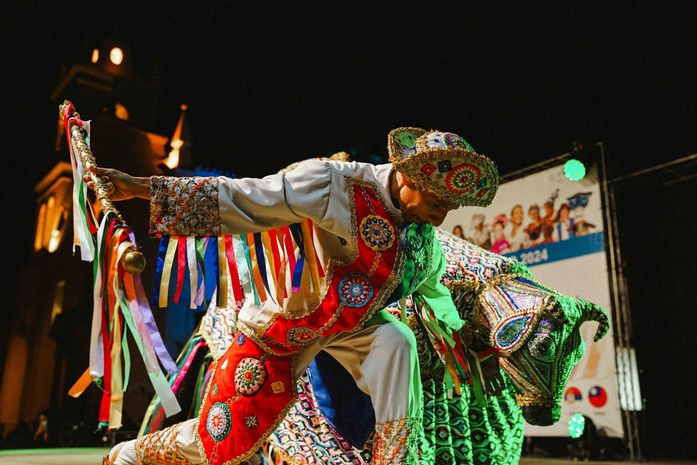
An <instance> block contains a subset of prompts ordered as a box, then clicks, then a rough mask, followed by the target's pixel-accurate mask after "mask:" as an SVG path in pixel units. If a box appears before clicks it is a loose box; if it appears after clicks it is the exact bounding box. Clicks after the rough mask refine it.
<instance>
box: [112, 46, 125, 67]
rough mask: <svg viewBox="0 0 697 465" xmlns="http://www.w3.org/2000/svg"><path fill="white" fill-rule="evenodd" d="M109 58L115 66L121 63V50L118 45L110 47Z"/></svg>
mask: <svg viewBox="0 0 697 465" xmlns="http://www.w3.org/2000/svg"><path fill="white" fill-rule="evenodd" d="M109 59H110V60H111V62H112V63H113V64H115V65H116V66H118V65H120V64H121V63H123V50H121V49H120V48H119V47H114V48H112V49H111V51H110V52H109Z"/></svg>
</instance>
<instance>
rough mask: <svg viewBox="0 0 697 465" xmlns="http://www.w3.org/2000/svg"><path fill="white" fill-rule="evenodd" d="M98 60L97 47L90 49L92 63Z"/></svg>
mask: <svg viewBox="0 0 697 465" xmlns="http://www.w3.org/2000/svg"><path fill="white" fill-rule="evenodd" d="M98 61H99V49H98V48H95V49H94V50H92V63H96V62H98Z"/></svg>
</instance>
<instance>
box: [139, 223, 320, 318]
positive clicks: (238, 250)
mask: <svg viewBox="0 0 697 465" xmlns="http://www.w3.org/2000/svg"><path fill="white" fill-rule="evenodd" d="M315 228H316V226H315V225H314V224H313V223H312V222H310V221H305V222H303V223H299V224H292V225H289V226H284V227H282V228H278V229H272V230H268V231H263V232H260V233H253V234H251V233H250V234H242V235H236V236H233V235H222V236H206V237H195V238H194V237H177V236H171V237H163V238H162V239H161V241H160V247H159V251H158V260H157V269H156V277H155V289H154V293H153V301H155V302H157V303H158V305H159V306H160V307H167V305H168V303H169V302H170V301H171V302H174V303H178V302H179V299H180V298H181V295H182V294H184V293H185V292H186V290H187V289H185V286H186V285H187V283H188V286H189V289H188V291H189V295H190V299H189V306H190V307H191V308H192V309H201V308H206V307H207V306H208V305H209V304H210V302H211V300H212V298H213V296H214V295H216V296H217V300H216V302H215V303H216V304H217V305H218V306H221V307H233V308H237V309H239V308H240V307H241V305H242V303H243V301H244V299H245V298H246V297H247V298H251V299H254V303H255V304H256V305H260V304H262V303H264V302H266V301H267V300H269V299H270V300H272V301H273V302H274V303H276V304H278V305H279V306H282V305H283V303H284V302H285V300H286V299H288V297H289V296H291V295H292V294H293V293H294V292H300V291H301V287H302V286H303V284H302V283H305V285H304V286H305V289H302V291H304V292H305V293H307V294H312V293H318V292H319V291H320V289H321V282H322V279H323V278H324V277H325V271H324V267H323V266H322V263H321V260H320V258H319V255H318V253H317V248H316V246H315V241H316V230H315ZM185 275H188V280H186V279H184V278H185Z"/></svg>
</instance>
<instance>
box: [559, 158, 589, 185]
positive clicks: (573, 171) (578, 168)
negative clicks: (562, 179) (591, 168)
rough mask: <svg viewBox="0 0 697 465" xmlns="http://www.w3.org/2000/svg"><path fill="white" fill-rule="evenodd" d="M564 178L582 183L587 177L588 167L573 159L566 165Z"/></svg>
mask: <svg viewBox="0 0 697 465" xmlns="http://www.w3.org/2000/svg"><path fill="white" fill-rule="evenodd" d="M564 176H566V178H567V179H568V180H569V181H580V180H581V179H583V178H585V177H586V167H585V165H584V164H583V162H581V161H580V160H577V159H576V158H572V159H570V160H567V161H566V163H564Z"/></svg>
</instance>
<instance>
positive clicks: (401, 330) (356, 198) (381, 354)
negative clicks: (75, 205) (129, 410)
mask: <svg viewBox="0 0 697 465" xmlns="http://www.w3.org/2000/svg"><path fill="white" fill-rule="evenodd" d="M388 149H389V155H390V161H391V164H387V165H379V166H374V165H370V164H362V163H342V162H331V161H309V162H306V163H303V164H301V165H300V166H299V167H298V168H296V169H295V170H293V171H291V172H289V173H286V174H278V175H273V176H268V177H266V178H263V179H239V180H229V179H226V178H170V177H153V178H134V177H131V176H129V175H126V174H125V173H121V172H118V171H116V170H110V169H97V170H96V174H98V175H100V176H102V177H105V178H107V180H108V181H110V183H111V187H112V189H113V196H112V198H113V199H114V200H120V199H128V198H132V197H141V198H146V199H150V202H151V233H153V234H154V235H156V236H159V235H171V236H190V235H213V236H215V235H221V234H246V233H257V232H262V231H267V230H273V231H276V232H278V233H279V234H281V235H285V236H284V237H286V238H288V239H289V240H290V237H291V233H292V231H289V230H288V228H287V227H288V225H300V226H299V227H298V228H294V229H293V231H301V232H302V234H293V239H295V244H296V246H300V245H302V247H298V249H299V250H298V252H299V255H298V253H291V254H289V255H288V257H289V259H292V260H296V259H297V264H299V266H298V269H300V270H301V271H302V272H301V273H292V276H291V273H288V274H287V275H285V277H283V276H282V275H278V276H276V277H277V278H278V284H277V286H274V288H275V291H276V292H275V293H274V294H271V290H270V289H267V291H269V294H271V296H270V297H269V298H267V299H265V300H264V299H246V300H245V301H244V303H243V305H242V307H241V309H240V312H239V315H238V324H237V326H238V329H239V333H238V334H237V336H236V338H235V342H234V343H233V344H232V345H231V346H230V348H229V349H228V350H227V352H226V353H225V355H223V357H221V358H220V359H219V360H217V361H216V362H215V363H216V365H215V368H214V373H213V375H212V377H211V380H210V382H209V383H208V386H207V393H206V396H205V398H204V401H203V405H202V408H201V410H200V415H199V418H197V419H192V420H189V421H186V422H183V423H180V424H177V425H174V426H172V427H170V428H167V429H165V430H162V431H159V432H157V433H153V434H150V435H146V436H144V437H142V438H140V439H138V440H136V441H129V442H126V443H122V444H119V445H117V446H116V447H115V448H114V449H113V450H112V451H111V453H110V454H109V457H107V459H106V462H107V463H115V464H128V463H136V464H137V463H178V464H179V463H181V464H186V463H202V462H204V463H210V464H222V463H225V464H237V463H240V462H241V461H242V460H244V459H246V458H248V457H250V456H251V455H252V454H253V453H254V452H255V450H256V449H257V448H258V447H259V445H261V444H262V443H263V442H264V440H265V439H266V438H267V437H268V435H269V434H271V433H272V432H273V430H274V429H275V427H276V426H277V425H278V424H279V422H280V421H281V420H282V419H283V417H284V416H285V413H286V412H287V410H288V409H289V408H290V407H291V406H292V404H293V403H294V401H295V399H296V390H295V381H296V380H297V378H298V377H299V376H300V375H301V374H302V373H303V372H304V370H305V368H306V367H307V366H308V364H309V363H310V362H311V360H312V359H313V358H314V356H315V355H316V354H317V353H318V352H319V351H320V350H324V351H325V352H327V353H329V354H330V355H332V356H333V357H334V358H335V359H336V360H337V361H338V362H339V363H340V364H341V365H342V366H343V368H344V369H346V370H347V371H348V372H349V373H350V374H351V376H352V377H353V379H354V380H355V381H356V383H357V385H358V387H359V388H360V389H361V390H362V391H364V392H365V393H366V394H368V395H369V396H370V400H371V403H372V406H373V408H374V411H375V420H376V427H375V446H374V449H373V456H374V458H373V463H375V464H388V463H389V464H400V463H416V462H417V440H418V438H419V436H420V432H421V429H422V425H421V421H422V419H421V410H422V399H421V383H420V380H419V368H418V358H417V354H416V342H415V339H414V336H413V334H412V333H411V330H410V329H409V328H408V327H407V326H406V325H405V324H404V323H401V322H400V321H399V320H397V319H396V318H395V317H394V316H391V315H390V314H389V312H387V311H385V310H384V307H385V306H386V305H387V304H389V303H390V302H395V301H398V300H400V299H401V298H403V297H406V296H408V295H410V294H412V293H413V292H418V294H419V295H420V298H421V299H423V301H424V302H425V303H426V304H427V305H428V306H429V308H430V309H431V310H432V318H430V319H427V320H425V321H422V324H424V325H425V326H426V327H429V328H430V331H431V333H432V334H435V335H439V336H440V337H441V338H442V339H443V341H444V343H445V342H450V344H451V346H450V347H449V348H450V349H451V350H456V348H455V347H456V346H454V345H452V344H454V343H453V341H454V340H456V339H457V337H456V336H457V334H458V330H460V329H461V328H462V326H463V324H464V322H463V320H461V319H460V317H459V316H458V314H457V311H456V309H455V307H454V304H453V302H452V300H451V297H450V294H449V292H448V290H447V289H446V288H445V287H444V286H443V285H442V284H441V283H440V282H439V279H440V276H441V275H442V273H443V269H444V261H443V255H442V252H441V251H440V245H439V242H438V241H437V240H435V236H434V229H433V225H439V224H441V223H442V221H443V219H444V218H445V216H446V214H447V213H448V211H449V210H451V209H453V208H455V207H457V206H464V205H478V206H485V205H488V204H489V203H490V202H491V199H492V198H493V195H494V194H495V192H496V189H497V186H498V176H497V171H496V167H495V166H494V165H493V163H492V162H491V160H489V159H488V158H486V157H484V156H481V155H478V154H476V153H475V152H474V150H473V149H472V148H471V147H470V146H469V144H467V143H466V142H465V141H464V139H462V138H461V137H459V136H457V135H455V134H452V133H443V132H436V131H425V130H422V129H418V128H398V129H395V130H393V131H392V132H390V134H389V136H388ZM303 251H304V254H303ZM291 257H292V258H291ZM303 262H304V263H306V264H308V265H307V266H305V267H303V266H302V264H303ZM258 264H259V265H261V264H263V260H260V261H259V262H258ZM261 267H262V266H260V268H261ZM269 271H270V272H271V274H273V270H269ZM296 271H297V270H296ZM259 274H260V273H259V271H258V270H257V269H255V276H259ZM262 278H263V276H262ZM275 283H276V281H274V284H275ZM265 287H267V286H266V281H264V285H262V286H257V289H259V290H263V288H265ZM268 287H270V286H268ZM284 287H285V288H286V289H285V290H284ZM271 297H276V299H274V298H271ZM451 358H453V357H451ZM454 381H455V382H457V380H454ZM199 451H200V453H199Z"/></svg>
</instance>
